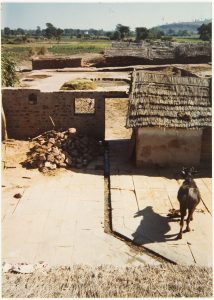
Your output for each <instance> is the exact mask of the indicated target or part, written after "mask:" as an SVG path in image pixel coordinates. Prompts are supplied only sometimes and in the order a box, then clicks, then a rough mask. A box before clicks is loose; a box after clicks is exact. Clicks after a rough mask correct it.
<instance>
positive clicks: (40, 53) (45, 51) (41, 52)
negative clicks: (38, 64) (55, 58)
mask: <svg viewBox="0 0 214 300" xmlns="http://www.w3.org/2000/svg"><path fill="white" fill-rule="evenodd" d="M47 53H48V49H47V47H45V46H42V47H41V48H40V50H39V51H38V54H39V55H45V54H47Z"/></svg>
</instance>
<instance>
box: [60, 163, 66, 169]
mask: <svg viewBox="0 0 214 300" xmlns="http://www.w3.org/2000/svg"><path fill="white" fill-rule="evenodd" d="M59 166H60V167H61V168H65V167H66V166H67V165H66V163H64V162H60V163H59Z"/></svg>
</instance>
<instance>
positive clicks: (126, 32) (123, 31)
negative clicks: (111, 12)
mask: <svg viewBox="0 0 214 300" xmlns="http://www.w3.org/2000/svg"><path fill="white" fill-rule="evenodd" d="M116 31H118V32H120V36H121V39H122V40H123V39H124V38H125V37H128V36H129V34H130V28H129V26H124V25H122V24H117V26H116Z"/></svg>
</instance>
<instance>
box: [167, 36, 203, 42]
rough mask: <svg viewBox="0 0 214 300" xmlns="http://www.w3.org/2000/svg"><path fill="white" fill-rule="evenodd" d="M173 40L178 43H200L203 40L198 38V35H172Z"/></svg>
mask: <svg viewBox="0 0 214 300" xmlns="http://www.w3.org/2000/svg"><path fill="white" fill-rule="evenodd" d="M173 40H174V41H175V42H178V43H184V42H186V43H202V42H203V41H202V40H200V39H199V38H198V37H192V36H174V37H173Z"/></svg>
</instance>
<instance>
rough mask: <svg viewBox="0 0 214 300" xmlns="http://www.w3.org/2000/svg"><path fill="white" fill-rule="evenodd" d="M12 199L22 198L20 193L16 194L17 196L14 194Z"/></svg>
mask: <svg viewBox="0 0 214 300" xmlns="http://www.w3.org/2000/svg"><path fill="white" fill-rule="evenodd" d="M13 197H14V198H16V199H20V198H22V195H21V194H20V193H18V194H15V195H14V196H13Z"/></svg>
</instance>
